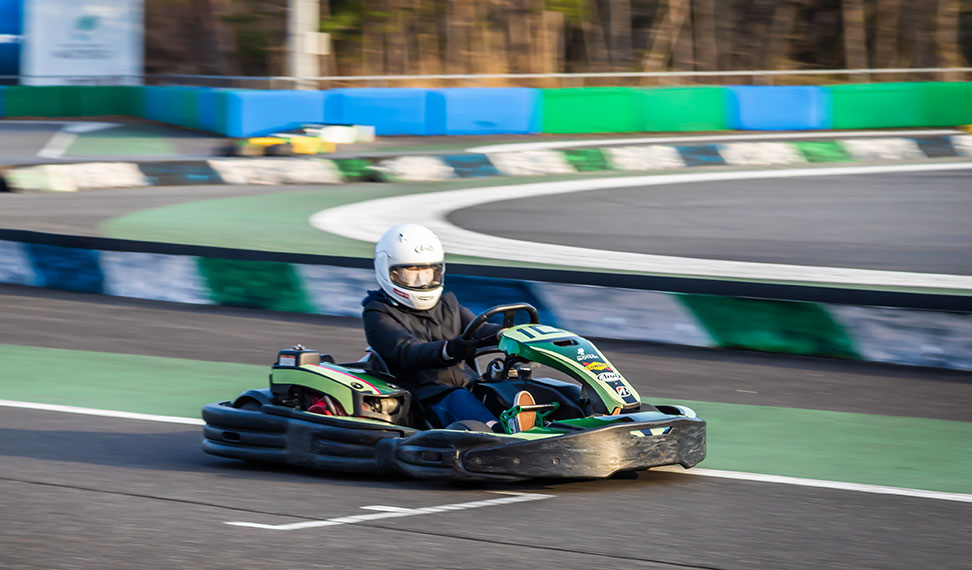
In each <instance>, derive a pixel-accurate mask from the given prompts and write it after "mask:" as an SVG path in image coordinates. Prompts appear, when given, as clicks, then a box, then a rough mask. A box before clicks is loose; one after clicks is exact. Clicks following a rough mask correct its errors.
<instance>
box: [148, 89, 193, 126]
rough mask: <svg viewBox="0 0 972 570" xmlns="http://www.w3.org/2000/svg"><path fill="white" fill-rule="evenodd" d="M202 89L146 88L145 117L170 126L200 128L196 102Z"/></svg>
mask: <svg viewBox="0 0 972 570" xmlns="http://www.w3.org/2000/svg"><path fill="white" fill-rule="evenodd" d="M201 89H202V88H200V87H160V86H151V87H145V88H144V91H143V93H144V105H145V107H144V111H143V112H144V113H145V114H144V115H143V116H144V117H145V118H146V119H151V120H153V121H159V122H161V123H169V124H170V125H179V126H180V127H186V128H190V129H195V128H198V125H197V124H196V101H197V99H198V93H199V91H200V90H201Z"/></svg>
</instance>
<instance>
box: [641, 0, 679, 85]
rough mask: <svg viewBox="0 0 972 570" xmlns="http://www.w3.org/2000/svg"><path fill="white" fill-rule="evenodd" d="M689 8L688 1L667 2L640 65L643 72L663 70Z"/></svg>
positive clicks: (675, 0)
mask: <svg viewBox="0 0 972 570" xmlns="http://www.w3.org/2000/svg"><path fill="white" fill-rule="evenodd" d="M689 7H690V0H668V10H667V11H666V12H665V16H664V18H663V19H662V21H661V23H660V24H658V25H657V26H655V33H654V37H653V38H652V41H651V49H650V50H649V51H648V55H647V57H645V60H644V64H643V65H642V68H643V69H644V70H645V71H660V70H662V69H664V68H665V66H666V65H667V63H668V60H669V58H671V56H672V51H673V50H674V49H675V42H676V41H678V35H679V33H680V32H681V30H682V27H683V24H684V23H685V19H686V18H687V17H688V15H689Z"/></svg>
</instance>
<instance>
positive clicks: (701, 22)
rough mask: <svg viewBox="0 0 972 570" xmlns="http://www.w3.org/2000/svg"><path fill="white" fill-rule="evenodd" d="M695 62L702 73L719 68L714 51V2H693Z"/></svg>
mask: <svg viewBox="0 0 972 570" xmlns="http://www.w3.org/2000/svg"><path fill="white" fill-rule="evenodd" d="M693 12H694V16H695V28H694V32H695V62H696V67H697V68H698V69H700V70H702V71H715V70H716V69H718V68H719V61H718V58H717V51H716V21H715V0H695V6H694V8H693Z"/></svg>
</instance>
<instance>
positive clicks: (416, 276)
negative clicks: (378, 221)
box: [375, 224, 445, 311]
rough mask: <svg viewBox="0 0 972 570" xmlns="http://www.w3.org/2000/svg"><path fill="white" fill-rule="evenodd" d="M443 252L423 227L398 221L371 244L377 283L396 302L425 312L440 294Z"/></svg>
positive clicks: (432, 305)
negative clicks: (372, 245) (397, 223)
mask: <svg viewBox="0 0 972 570" xmlns="http://www.w3.org/2000/svg"><path fill="white" fill-rule="evenodd" d="M444 273H445V251H444V250H443V249H442V242H440V241H439V238H437V237H436V236H435V234H434V233H432V231H431V230H429V229H428V228H426V227H425V226H420V225H418V224H399V225H397V226H394V227H392V228H391V229H389V230H388V231H387V232H385V235H383V236H381V239H380V240H378V244H377V245H376V246H375V277H376V278H377V279H378V285H380V286H381V288H382V289H383V290H384V291H385V293H387V294H388V296H389V297H390V298H392V299H394V300H395V301H396V302H398V303H401V304H402V305H405V306H406V307H411V308H413V309H418V310H420V311H427V310H429V309H431V308H432V307H434V306H435V305H436V303H438V302H439V297H441V296H442V277H443V275H444Z"/></svg>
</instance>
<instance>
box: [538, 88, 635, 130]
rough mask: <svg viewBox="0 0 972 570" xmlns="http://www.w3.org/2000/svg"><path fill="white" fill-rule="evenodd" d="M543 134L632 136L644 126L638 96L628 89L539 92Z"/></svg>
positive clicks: (550, 90) (546, 90)
mask: <svg viewBox="0 0 972 570" xmlns="http://www.w3.org/2000/svg"><path fill="white" fill-rule="evenodd" d="M540 96H541V109H542V113H543V122H542V125H543V126H542V128H541V132H544V133H634V132H639V131H641V129H642V125H643V124H644V107H643V105H642V102H641V101H642V98H641V95H640V93H639V92H638V91H637V90H635V89H630V88H628V87H586V88H577V89H541V95H540Z"/></svg>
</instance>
